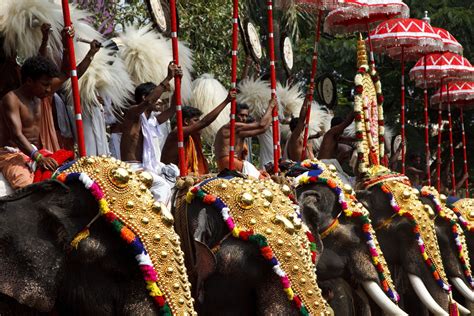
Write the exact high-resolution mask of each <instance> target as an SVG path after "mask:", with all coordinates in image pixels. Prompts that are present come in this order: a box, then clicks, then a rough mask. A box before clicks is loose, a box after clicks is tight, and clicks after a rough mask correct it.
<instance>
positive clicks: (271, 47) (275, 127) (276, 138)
mask: <svg viewBox="0 0 474 316" xmlns="http://www.w3.org/2000/svg"><path fill="white" fill-rule="evenodd" d="M267 20H268V54H269V57H270V88H271V96H272V99H275V100H276V69H275V39H274V37H273V1H272V0H268V1H267ZM272 114H273V115H272V116H273V122H272V123H273V124H272V131H273V172H274V173H275V174H278V173H279V167H278V162H279V160H280V128H279V121H278V106H277V105H275V106H274V107H273V113H272Z"/></svg>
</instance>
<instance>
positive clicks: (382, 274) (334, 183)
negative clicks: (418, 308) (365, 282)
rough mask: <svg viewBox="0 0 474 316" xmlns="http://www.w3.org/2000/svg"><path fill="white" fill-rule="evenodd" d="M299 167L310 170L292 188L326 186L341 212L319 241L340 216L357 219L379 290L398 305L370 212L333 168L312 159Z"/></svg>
mask: <svg viewBox="0 0 474 316" xmlns="http://www.w3.org/2000/svg"><path fill="white" fill-rule="evenodd" d="M301 166H302V167H305V168H307V169H310V171H307V172H305V173H303V174H301V175H300V176H298V177H296V178H295V184H294V185H295V186H296V187H300V186H302V185H305V184H309V183H321V184H324V185H327V186H328V187H329V188H330V189H331V190H333V191H334V193H335V194H336V196H337V197H338V202H339V204H340V206H341V213H340V214H339V215H338V216H336V220H335V221H334V222H333V224H331V225H330V226H329V227H328V228H327V229H326V230H325V231H323V232H322V233H321V238H325V237H326V236H328V235H329V234H330V233H331V232H332V231H333V230H334V229H335V228H336V227H337V225H338V223H339V218H340V217H341V216H345V217H346V218H348V219H353V220H356V219H359V220H360V224H361V230H362V232H363V235H364V237H365V238H366V243H367V247H368V248H369V249H368V250H369V254H370V257H371V259H372V263H373V265H374V267H375V269H376V271H377V274H378V277H379V281H380V284H381V286H382V289H383V291H384V292H385V293H386V294H387V296H388V297H389V298H390V299H391V300H392V301H394V302H395V303H397V302H398V301H399V300H400V296H399V295H398V293H397V292H396V290H395V286H394V284H393V281H392V278H391V276H390V271H389V269H388V265H387V262H386V261H385V257H384V256H383V253H382V249H380V245H379V243H378V241H377V236H376V235H375V230H374V228H373V227H372V223H371V220H370V217H369V211H368V210H367V209H366V208H365V207H364V206H363V205H362V204H361V203H359V202H358V201H357V198H356V197H355V192H354V190H353V189H352V187H351V186H349V185H345V184H344V183H343V182H342V180H341V178H340V177H339V176H338V175H337V172H336V168H335V167H334V166H333V165H326V164H324V163H322V162H320V161H318V160H316V159H313V160H305V161H303V162H301Z"/></svg>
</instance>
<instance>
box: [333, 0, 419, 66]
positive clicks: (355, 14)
mask: <svg viewBox="0 0 474 316" xmlns="http://www.w3.org/2000/svg"><path fill="white" fill-rule="evenodd" d="M343 2H344V4H345V6H344V7H340V8H337V9H335V10H333V11H331V12H329V14H328V15H327V17H326V20H325V21H324V31H325V32H326V33H328V34H331V35H336V34H350V33H354V32H367V33H368V34H369V36H368V38H367V40H368V42H369V50H370V56H369V57H370V63H371V66H374V64H375V61H374V53H373V49H372V41H371V38H370V30H371V28H372V26H375V25H376V24H377V23H380V22H383V21H386V20H390V19H395V18H408V17H409V16H410V8H409V7H408V6H407V5H406V4H405V3H403V1H401V0H359V1H356V0H344V1H343Z"/></svg>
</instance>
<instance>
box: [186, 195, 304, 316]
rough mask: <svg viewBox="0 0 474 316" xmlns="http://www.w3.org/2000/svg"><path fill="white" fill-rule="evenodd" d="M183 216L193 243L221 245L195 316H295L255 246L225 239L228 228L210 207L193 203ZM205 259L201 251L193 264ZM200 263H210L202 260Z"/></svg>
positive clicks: (200, 296) (205, 282)
mask: <svg viewBox="0 0 474 316" xmlns="http://www.w3.org/2000/svg"><path fill="white" fill-rule="evenodd" d="M187 212H188V223H189V231H190V233H191V234H192V236H193V238H194V239H195V240H197V241H199V242H202V243H203V244H205V245H206V246H207V247H209V248H210V249H212V248H213V247H215V246H216V245H217V244H219V243H220V242H221V241H222V242H221V243H220V247H219V250H218V251H217V252H216V254H215V263H216V266H215V270H214V271H212V273H211V274H210V275H209V276H208V277H207V278H206V279H205V280H203V282H202V285H201V288H200V291H199V294H198V299H197V309H198V313H200V314H202V315H270V314H273V315H298V313H297V311H296V309H295V308H294V307H293V306H291V305H290V302H289V301H288V299H287V297H286V294H285V293H284V292H283V289H282V287H281V284H280V281H279V280H278V277H277V276H276V275H275V273H274V272H273V270H272V269H271V266H270V265H269V264H268V263H267V262H266V261H265V259H264V258H263V257H262V255H261V254H260V252H259V250H258V247H257V246H256V245H254V244H252V243H251V242H248V241H242V240H239V239H236V238H234V237H232V236H228V237H226V235H227V234H228V233H229V231H228V228H227V226H226V224H225V223H224V221H223V219H222V216H221V214H220V212H219V211H218V210H217V209H215V208H214V207H212V206H208V205H205V204H204V203H202V202H201V201H199V200H197V199H194V200H193V202H192V203H191V204H190V205H188V210H187ZM206 255H207V254H206V253H205V252H203V251H201V252H200V253H197V258H196V261H198V262H199V261H200V260H202V259H203V258H199V256H206ZM204 261H205V262H210V261H212V260H209V259H207V258H204ZM198 265H199V263H198ZM201 268H202V267H201ZM198 269H199V268H198Z"/></svg>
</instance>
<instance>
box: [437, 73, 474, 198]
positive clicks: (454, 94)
mask: <svg viewBox="0 0 474 316" xmlns="http://www.w3.org/2000/svg"><path fill="white" fill-rule="evenodd" d="M440 90H441V91H437V92H436V93H435V94H434V95H433V96H432V97H431V106H442V104H443V103H446V102H448V101H449V102H450V103H449V104H452V105H454V106H456V107H458V108H459V110H460V112H459V116H460V119H461V130H462V149H463V158H464V174H465V175H467V176H468V175H469V168H468V164H467V150H466V132H465V128H464V108H469V107H473V106H474V82H456V83H450V84H447V85H445V86H442V87H441V88H440ZM443 96H444V97H443ZM448 96H449V100H448ZM464 185H465V188H466V198H469V182H468V177H466V181H465V183H464Z"/></svg>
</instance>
